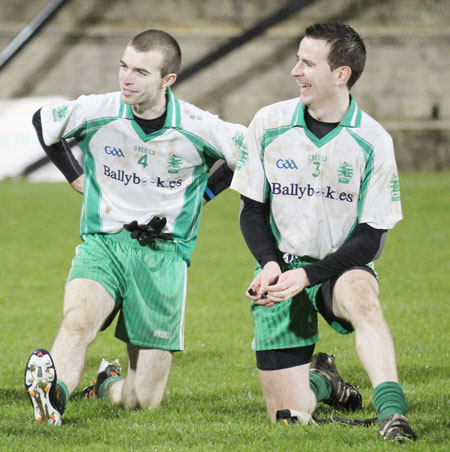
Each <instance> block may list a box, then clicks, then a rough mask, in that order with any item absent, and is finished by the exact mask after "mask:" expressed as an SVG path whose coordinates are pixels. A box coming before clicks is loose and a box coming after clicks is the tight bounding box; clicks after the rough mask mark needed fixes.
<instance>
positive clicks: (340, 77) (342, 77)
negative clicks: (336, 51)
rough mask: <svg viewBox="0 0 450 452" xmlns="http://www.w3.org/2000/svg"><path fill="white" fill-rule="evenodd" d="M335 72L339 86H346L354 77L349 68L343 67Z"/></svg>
mask: <svg viewBox="0 0 450 452" xmlns="http://www.w3.org/2000/svg"><path fill="white" fill-rule="evenodd" d="M335 71H336V83H337V84H338V85H346V84H347V82H348V81H349V79H350V77H351V75H352V70H351V69H350V68H349V67H348V66H341V67H338V68H336V69H335Z"/></svg>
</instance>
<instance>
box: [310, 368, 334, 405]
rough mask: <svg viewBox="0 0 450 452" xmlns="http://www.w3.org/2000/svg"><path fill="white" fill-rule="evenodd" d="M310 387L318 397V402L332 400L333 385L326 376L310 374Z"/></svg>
mask: <svg viewBox="0 0 450 452" xmlns="http://www.w3.org/2000/svg"><path fill="white" fill-rule="evenodd" d="M309 387H310V388H311V389H312V391H313V392H314V394H315V395H316V400H317V401H318V402H321V401H323V400H328V399H329V398H330V395H331V391H332V387H331V383H330V382H329V381H328V380H327V379H326V378H325V377H324V376H322V375H319V374H318V373H316V372H311V373H310V374H309Z"/></svg>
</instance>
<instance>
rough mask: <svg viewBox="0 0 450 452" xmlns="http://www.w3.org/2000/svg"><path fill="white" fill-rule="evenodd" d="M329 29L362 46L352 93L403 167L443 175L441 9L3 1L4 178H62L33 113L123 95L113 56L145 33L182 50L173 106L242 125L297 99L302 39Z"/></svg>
mask: <svg viewBox="0 0 450 452" xmlns="http://www.w3.org/2000/svg"><path fill="white" fill-rule="evenodd" d="M330 21H339V22H345V23H348V24H350V25H352V26H353V27H354V28H355V29H356V30H357V31H358V32H360V34H361V35H362V37H363V38H364V40H365V42H366V45H367V48H368V61H367V64H366V69H365V72H364V73H363V75H362V77H361V79H360V80H359V81H358V82H357V84H356V85H355V87H354V89H353V93H354V94H355V96H356V99H357V101H358V104H359V105H360V106H361V107H362V108H363V109H364V110H365V111H366V112H368V113H369V114H370V115H372V116H374V117H375V118H376V119H377V120H378V121H379V122H381V124H382V125H383V126H384V127H385V128H386V129H387V130H388V131H389V132H390V133H391V134H392V135H393V137H394V142H395V146H396V154H397V162H398V165H399V168H400V170H401V171H414V170H439V171H441V170H448V169H449V167H450V152H449V143H450V83H449V75H450V58H449V54H450V52H449V49H450V5H449V2H448V0H376V1H375V0H308V1H292V0H290V1H289V0H278V1H275V0H247V1H244V0H220V1H219V0H126V1H125V0H33V1H32V2H30V1H29V0H0V86H1V91H0V156H1V159H2V160H1V161H2V164H1V165H0V179H2V178H7V177H28V178H30V179H31V180H60V179H61V177H60V176H59V174H58V173H57V172H55V170H54V169H53V168H52V166H51V165H50V164H46V160H45V155H44V154H43V153H42V151H41V150H40V147H39V145H38V143H37V140H36V138H35V136H34V130H33V129H32V126H31V115H32V114H33V113H34V111H36V110H37V109H38V108H39V107H41V106H42V105H43V104H45V103H49V102H51V101H53V100H55V99H60V98H67V99H72V98H76V97H78V96H79V95H81V94H90V93H104V92H109V91H116V90H118V81H117V77H118V66H119V59H120V58H121V56H122V53H123V50H124V48H125V46H126V44H127V42H128V41H129V39H130V38H132V37H133V36H134V35H135V34H137V33H138V32H140V31H143V30H145V29H148V28H160V29H163V30H165V31H167V32H169V33H171V34H172V35H173V36H174V37H175V38H176V39H177V40H178V42H179V43H180V45H181V48H182V52H183V63H182V68H181V73H180V77H179V80H178V82H177V83H176V85H175V87H174V92H175V94H176V95H177V96H178V97H179V98H181V99H183V100H186V101H189V102H192V103H194V104H196V105H198V106H199V107H201V108H203V109H206V110H208V111H210V112H212V113H216V114H219V115H220V116H221V117H222V118H223V119H225V120H227V121H231V122H240V123H243V124H245V125H248V123H249V122H250V120H251V119H252V117H253V115H254V114H255V113H256V111H257V110H258V109H259V108H261V107H262V106H264V105H267V104H270V103H273V102H277V101H280V100H283V99H288V98H292V97H296V96H297V95H298V89H297V86H296V84H295V82H294V80H293V79H292V77H290V75H289V73H290V70H291V69H292V67H293V65H294V64H295V54H296V51H297V47H298V42H299V39H300V38H301V36H302V33H303V31H304V29H305V27H306V26H307V25H309V24H311V23H315V22H330ZM33 28H37V30H36V33H34V30H33Z"/></svg>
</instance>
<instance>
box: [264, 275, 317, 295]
mask: <svg viewBox="0 0 450 452" xmlns="http://www.w3.org/2000/svg"><path fill="white" fill-rule="evenodd" d="M307 286H309V281H308V276H307V275H306V272H305V270H303V268H296V269H295V270H288V271H286V272H284V273H282V274H281V275H280V277H279V278H278V281H277V283H276V284H273V285H271V286H268V287H267V298H268V299H269V300H271V301H273V302H279V301H286V300H288V299H289V298H292V297H293V296H295V295H297V294H298V293H300V292H301V291H302V290H303V289H304V288H305V287H307Z"/></svg>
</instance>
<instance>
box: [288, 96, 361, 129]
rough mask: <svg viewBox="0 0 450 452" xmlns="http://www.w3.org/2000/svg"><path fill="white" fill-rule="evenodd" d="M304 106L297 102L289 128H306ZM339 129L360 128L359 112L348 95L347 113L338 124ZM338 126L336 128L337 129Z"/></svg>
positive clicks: (353, 100)
mask: <svg viewBox="0 0 450 452" xmlns="http://www.w3.org/2000/svg"><path fill="white" fill-rule="evenodd" d="M305 108H306V107H305V105H304V104H302V103H301V102H300V100H299V101H298V104H297V107H296V108H295V111H294V114H293V115H292V119H291V126H292V127H295V126H299V127H303V128H306V129H307V127H306V122H305ZM339 126H341V127H361V110H360V108H359V107H358V105H357V104H356V101H355V99H354V98H353V96H352V95H351V94H350V106H349V107H348V110H347V113H346V114H345V116H344V118H343V119H342V121H341V122H340V123H339ZM339 126H338V127H339Z"/></svg>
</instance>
